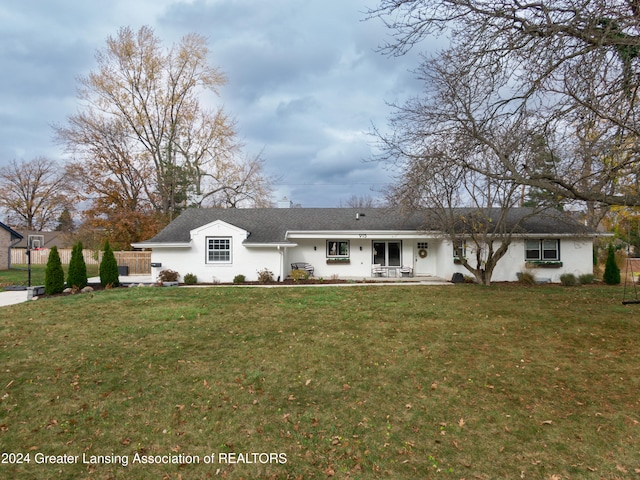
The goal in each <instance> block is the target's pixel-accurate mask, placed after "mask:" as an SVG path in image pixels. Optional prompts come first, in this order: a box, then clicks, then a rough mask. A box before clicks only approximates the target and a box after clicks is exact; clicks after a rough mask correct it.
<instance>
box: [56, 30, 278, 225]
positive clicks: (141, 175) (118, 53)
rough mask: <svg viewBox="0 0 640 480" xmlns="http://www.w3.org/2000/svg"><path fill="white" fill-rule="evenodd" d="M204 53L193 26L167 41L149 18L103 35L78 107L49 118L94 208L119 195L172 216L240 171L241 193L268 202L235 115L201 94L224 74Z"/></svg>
mask: <svg viewBox="0 0 640 480" xmlns="http://www.w3.org/2000/svg"><path fill="white" fill-rule="evenodd" d="M207 57H208V48H207V45H206V39H205V38H204V37H202V36H200V35H196V34H189V35H186V36H185V37H183V38H182V39H181V41H180V42H179V43H178V44H177V45H176V46H174V47H173V48H171V49H168V50H166V49H164V48H162V46H161V42H160V40H159V39H158V38H157V37H156V36H155V34H154V32H153V30H152V29H151V28H149V27H142V28H140V29H139V30H138V31H137V32H134V31H132V30H131V29H130V28H122V29H121V30H120V31H119V32H118V35H117V36H116V37H110V38H108V40H107V46H106V48H105V49H104V50H101V51H99V52H98V54H97V56H96V58H97V62H98V68H97V70H96V71H94V72H92V73H90V74H89V75H88V76H86V77H83V78H81V79H80V99H81V100H82V101H83V102H84V105H83V108H82V111H81V112H80V113H78V114H76V115H72V116H70V117H69V119H68V124H67V125H66V126H59V127H56V134H57V138H58V140H59V141H60V142H61V143H63V144H64V145H66V147H67V149H68V151H69V152H71V153H72V154H73V155H74V161H73V167H72V171H73V172H74V176H75V178H76V179H77V180H80V181H81V182H82V183H83V185H84V188H83V191H84V193H85V194H86V197H87V199H92V200H93V201H94V202H97V203H94V209H96V208H97V209H98V210H99V209H100V208H103V209H107V207H110V206H115V205H118V204H120V205H126V206H127V210H128V211H130V212H137V213H138V214H144V213H145V212H148V211H150V210H153V211H155V212H157V213H159V214H160V215H162V216H164V217H166V219H167V220H171V219H172V218H173V216H175V215H176V214H177V213H179V211H180V210H181V209H182V208H184V207H185V206H186V205H188V203H189V201H188V198H189V197H198V198H206V197H209V196H213V195H215V194H216V192H221V191H226V190H228V189H236V188H237V186H238V185H239V183H238V182H239V180H238V177H239V176H241V177H243V178H242V192H243V195H244V198H253V199H255V200H256V202H257V203H264V202H266V200H265V198H264V197H268V195H269V194H270V188H269V179H268V178H266V177H265V176H264V175H263V171H262V169H261V168H259V167H260V166H261V163H260V162H257V161H256V162H246V161H244V160H241V159H240V158H239V155H240V151H241V147H242V145H241V144H240V143H239V142H238V141H237V139H236V131H235V125H234V122H233V121H232V120H231V119H230V118H229V117H228V116H227V115H226V113H225V112H224V111H223V109H222V108H219V109H216V110H207V109H205V108H203V107H202V105H201V103H200V97H201V96H202V95H203V94H205V93H206V92H214V93H217V91H218V88H219V87H220V86H221V85H223V84H224V82H225V77H224V75H223V74H222V72H221V71H220V70H219V69H217V68H213V67H211V66H210V65H209V64H208V60H207ZM239 172H242V175H239ZM214 180H215V181H214ZM116 197H117V198H116ZM231 197H233V196H230V197H229V198H231ZM237 203H238V200H237V199H236V198H235V197H233V204H234V205H236V204H237ZM229 206H230V205H229Z"/></svg>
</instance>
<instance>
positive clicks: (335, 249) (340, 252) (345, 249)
mask: <svg viewBox="0 0 640 480" xmlns="http://www.w3.org/2000/svg"><path fill="white" fill-rule="evenodd" d="M347 257H349V240H327V258H347Z"/></svg>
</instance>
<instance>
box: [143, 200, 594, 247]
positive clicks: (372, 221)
mask: <svg viewBox="0 0 640 480" xmlns="http://www.w3.org/2000/svg"><path fill="white" fill-rule="evenodd" d="M459 211H460V214H461V215H464V214H469V213H471V212H473V211H474V210H472V209H460V210H459ZM428 213H429V210H421V211H414V212H412V213H411V214H405V213H402V212H401V211H400V210H395V209H387V208H248V209H238V208H226V209H221V208H200V209H195V208H193V209H188V210H185V211H184V212H183V213H182V214H181V215H180V216H179V217H178V218H176V219H175V220H174V221H173V222H171V223H170V224H169V225H167V226H166V227H165V228H164V229H163V230H162V231H161V232H160V233H158V234H157V235H156V236H155V237H153V238H151V239H149V240H147V241H145V242H141V243H183V242H184V243H187V242H189V240H190V231H191V230H194V229H196V228H199V227H202V226H203V225H207V224H209V223H212V222H215V221H216V220H221V221H224V222H226V223H229V224H231V225H235V226H236V227H240V228H242V229H244V230H247V231H249V232H251V235H250V237H249V238H248V239H247V242H248V243H275V242H285V241H287V240H286V238H285V235H286V232H287V231H329V232H330V231H402V230H406V231H421V230H424V231H429V230H431V231H434V230H439V229H438V228H437V222H436V221H435V220H431V221H430V220H429V218H430V217H429V215H428ZM532 213H533V210H531V209H528V208H516V209H512V210H511V211H510V212H509V215H508V220H507V222H508V223H509V224H511V225H515V223H516V222H517V221H518V220H520V219H522V217H523V216H527V215H532ZM357 214H359V215H357ZM516 231H517V232H518V233H528V234H536V233H537V234H582V235H590V234H593V233H594V232H593V231H591V230H589V229H587V228H586V227H584V225H581V224H580V223H578V222H576V221H575V220H574V219H572V218H571V217H569V216H568V215H566V214H564V213H562V212H558V211H555V210H549V211H547V212H544V213H538V214H535V215H533V216H530V217H529V218H526V219H525V220H524V221H522V223H521V225H520V227H519V228H518V229H517V230H516Z"/></svg>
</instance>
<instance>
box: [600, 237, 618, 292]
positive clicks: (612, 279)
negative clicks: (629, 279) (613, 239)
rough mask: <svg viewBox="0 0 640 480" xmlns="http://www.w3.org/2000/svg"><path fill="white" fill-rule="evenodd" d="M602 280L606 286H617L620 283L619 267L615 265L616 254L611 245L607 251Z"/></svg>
mask: <svg viewBox="0 0 640 480" xmlns="http://www.w3.org/2000/svg"><path fill="white" fill-rule="evenodd" d="M602 280H604V283H606V284H607V285H618V284H619V283H620V267H618V264H617V263H616V252H615V250H614V248H613V244H611V243H610V244H609V250H608V251H607V263H606V264H605V267H604V275H603V276H602Z"/></svg>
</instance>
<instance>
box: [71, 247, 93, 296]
mask: <svg viewBox="0 0 640 480" xmlns="http://www.w3.org/2000/svg"><path fill="white" fill-rule="evenodd" d="M88 283H89V282H88V279H87V265H86V263H85V261H84V257H83V256H82V242H78V243H76V244H75V245H74V246H73V250H72V251H71V260H70V261H69V271H68V272H67V286H68V287H71V288H75V289H77V290H81V289H83V288H84V287H86V286H87V284H88Z"/></svg>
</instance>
